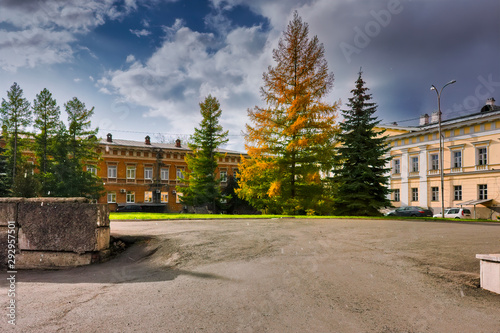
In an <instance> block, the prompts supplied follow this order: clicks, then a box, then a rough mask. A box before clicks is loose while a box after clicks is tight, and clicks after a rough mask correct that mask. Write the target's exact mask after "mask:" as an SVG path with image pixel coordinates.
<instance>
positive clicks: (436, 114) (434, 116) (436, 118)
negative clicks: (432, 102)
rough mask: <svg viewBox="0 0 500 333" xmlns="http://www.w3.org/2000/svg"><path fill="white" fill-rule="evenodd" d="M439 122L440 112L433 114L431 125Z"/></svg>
mask: <svg viewBox="0 0 500 333" xmlns="http://www.w3.org/2000/svg"><path fill="white" fill-rule="evenodd" d="M438 121H439V111H435V112H433V113H432V114H431V123H437V122H438Z"/></svg>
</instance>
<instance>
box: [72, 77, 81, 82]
mask: <svg viewBox="0 0 500 333" xmlns="http://www.w3.org/2000/svg"><path fill="white" fill-rule="evenodd" d="M81 80H82V79H80V78H79V77H77V78H74V79H73V81H75V82H76V83H78V82H80V81H81Z"/></svg>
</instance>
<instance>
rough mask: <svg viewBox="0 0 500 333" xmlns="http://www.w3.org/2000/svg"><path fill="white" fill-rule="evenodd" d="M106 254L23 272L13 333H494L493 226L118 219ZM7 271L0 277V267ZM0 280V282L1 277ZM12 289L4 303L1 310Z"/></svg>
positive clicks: (3, 293)
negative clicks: (489, 275) (486, 269)
mask: <svg viewBox="0 0 500 333" xmlns="http://www.w3.org/2000/svg"><path fill="white" fill-rule="evenodd" d="M111 228H112V229H111V230H112V235H113V236H115V237H119V238H122V239H125V240H126V241H128V242H131V241H133V240H134V241H135V244H134V245H133V246H131V247H129V248H128V249H127V250H126V251H125V252H123V253H121V254H120V255H118V256H117V257H116V258H114V259H113V260H111V261H108V262H106V263H102V264H98V265H92V266H88V267H79V268H74V269H68V270H62V271H21V272H19V273H18V274H17V286H16V289H17V290H16V291H17V295H16V300H17V313H16V315H17V325H16V326H15V327H11V325H9V324H8V323H7V320H6V316H4V315H2V321H1V323H0V331H2V332H10V331H19V332H500V295H497V294H494V293H491V292H488V291H485V290H482V289H480V288H478V285H479V260H477V259H475V255H476V254H478V253H500V225H498V224H472V223H459V222H457V223H454V222H425V221H387V220H384V221H375V220H374V221H371V220H309V219H307V220H306V219H273V220H220V221H217V220H213V221H178V222H165V221H156V222H112V223H111ZM3 274H6V273H3ZM2 280H5V279H2ZM7 289H8V288H7V284H6V283H5V282H2V285H1V288H0V301H1V302H2V311H4V312H5V313H7V310H6V305H7Z"/></svg>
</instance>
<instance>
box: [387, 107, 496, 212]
mask: <svg viewBox="0 0 500 333" xmlns="http://www.w3.org/2000/svg"><path fill="white" fill-rule="evenodd" d="M488 102H489V103H488V104H487V105H486V106H485V107H483V109H482V110H481V112H478V113H475V114H472V115H468V116H465V117H459V118H455V119H450V120H446V121H442V122H441V132H442V136H443V140H444V141H443V161H442V163H443V172H444V191H443V193H444V207H445V209H446V208H450V207H464V208H465V207H467V208H470V209H471V211H473V214H474V215H475V218H485V219H496V217H497V216H498V215H499V212H500V188H499V185H500V184H499V183H500V108H499V107H498V106H495V105H494V99H490V100H488ZM432 118H434V119H433V120H434V121H431V122H429V121H428V117H427V116H426V117H425V118H422V119H421V125H420V126H418V127H410V128H408V127H407V128H399V129H400V130H402V131H403V133H398V131H397V129H398V128H397V127H393V126H389V127H388V128H387V132H386V134H387V135H389V138H388V141H389V145H390V147H391V150H390V155H391V158H392V159H391V162H390V170H391V171H390V172H391V177H390V179H391V181H390V187H391V189H392V190H393V192H392V194H391V200H392V202H393V205H394V206H396V207H401V206H422V207H430V208H432V210H433V211H434V213H435V214H437V213H440V212H441V176H440V168H441V161H440V155H439V134H438V133H439V126H438V122H437V114H435V115H433V117H432Z"/></svg>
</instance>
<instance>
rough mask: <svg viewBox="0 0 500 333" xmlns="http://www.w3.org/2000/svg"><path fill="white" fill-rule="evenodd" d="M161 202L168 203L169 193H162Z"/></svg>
mask: <svg viewBox="0 0 500 333" xmlns="http://www.w3.org/2000/svg"><path fill="white" fill-rule="evenodd" d="M160 195H161V197H160V201H161V202H162V203H168V192H161V194H160Z"/></svg>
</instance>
